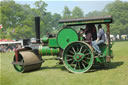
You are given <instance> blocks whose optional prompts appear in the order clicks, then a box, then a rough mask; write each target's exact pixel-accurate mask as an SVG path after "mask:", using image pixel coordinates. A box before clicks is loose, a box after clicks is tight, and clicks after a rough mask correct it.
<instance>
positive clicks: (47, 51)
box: [39, 46, 60, 55]
mask: <svg viewBox="0 0 128 85" xmlns="http://www.w3.org/2000/svg"><path fill="white" fill-rule="evenodd" d="M59 52H60V50H59V48H49V47H48V46H40V47H39V54H40V55H57V54H59Z"/></svg>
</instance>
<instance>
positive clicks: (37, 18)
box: [35, 17, 40, 43]
mask: <svg viewBox="0 0 128 85" xmlns="http://www.w3.org/2000/svg"><path fill="white" fill-rule="evenodd" d="M35 31H36V43H40V17H35Z"/></svg>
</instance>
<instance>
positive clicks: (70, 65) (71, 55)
mask: <svg viewBox="0 0 128 85" xmlns="http://www.w3.org/2000/svg"><path fill="white" fill-rule="evenodd" d="M93 61H94V55H93V50H92V47H91V46H89V45H88V44H87V43H85V42H73V43H71V44H69V45H68V46H67V47H66V48H65V50H64V52H63V63H64V65H65V67H66V68H67V70H69V71H70V72H73V73H83V72H86V71H88V70H89V69H90V68H91V67H92V65H93Z"/></svg>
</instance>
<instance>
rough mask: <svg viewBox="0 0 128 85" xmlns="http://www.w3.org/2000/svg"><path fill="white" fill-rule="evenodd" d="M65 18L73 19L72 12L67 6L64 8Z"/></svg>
mask: <svg viewBox="0 0 128 85" xmlns="http://www.w3.org/2000/svg"><path fill="white" fill-rule="evenodd" d="M63 18H64V19H68V18H71V11H70V10H69V8H68V7H67V6H65V7H64V11H63Z"/></svg>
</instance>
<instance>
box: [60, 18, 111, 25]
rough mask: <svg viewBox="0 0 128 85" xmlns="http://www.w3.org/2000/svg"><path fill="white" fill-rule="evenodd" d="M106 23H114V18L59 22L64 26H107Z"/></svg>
mask: <svg viewBox="0 0 128 85" xmlns="http://www.w3.org/2000/svg"><path fill="white" fill-rule="evenodd" d="M105 23H112V16H103V17H90V18H79V19H65V20H60V21H59V24H61V25H64V26H80V25H86V24H105Z"/></svg>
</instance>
